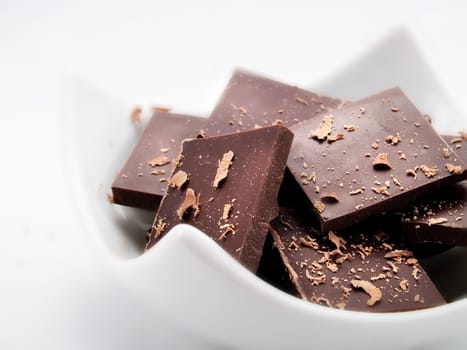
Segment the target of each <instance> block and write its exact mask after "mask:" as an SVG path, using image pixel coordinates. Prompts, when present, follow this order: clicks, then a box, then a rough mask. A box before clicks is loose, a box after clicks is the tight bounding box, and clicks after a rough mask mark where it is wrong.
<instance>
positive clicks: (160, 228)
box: [153, 219, 167, 239]
mask: <svg viewBox="0 0 467 350" xmlns="http://www.w3.org/2000/svg"><path fill="white" fill-rule="evenodd" d="M166 227H167V223H165V222H164V220H163V219H159V220H157V224H156V225H155V226H153V228H154V230H155V234H154V239H157V238H159V236H160V235H161V234H162V233H163V232H164V230H165V228H166Z"/></svg>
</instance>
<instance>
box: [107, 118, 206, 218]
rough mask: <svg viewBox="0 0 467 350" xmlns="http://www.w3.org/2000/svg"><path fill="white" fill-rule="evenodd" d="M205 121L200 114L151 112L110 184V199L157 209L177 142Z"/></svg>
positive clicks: (195, 131)
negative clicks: (149, 117) (196, 115)
mask: <svg viewBox="0 0 467 350" xmlns="http://www.w3.org/2000/svg"><path fill="white" fill-rule="evenodd" d="M205 122H206V119H204V118H200V117H193V116H188V115H180V114H172V113H166V112H155V113H154V115H153V116H152V118H151V120H150V121H149V123H148V125H147V126H146V128H145V129H144V131H143V133H142V134H141V136H140V137H139V139H138V141H137V142H136V144H135V146H134V148H133V150H132V151H131V153H130V156H129V157H128V160H127V161H126V163H125V165H124V166H123V168H122V170H120V171H119V172H118V174H117V177H116V178H115V180H114V182H113V184H112V193H113V200H114V202H115V203H117V204H122V205H127V206H131V207H137V208H144V209H152V210H154V209H157V207H158V206H159V203H160V201H161V199H162V196H163V195H164V192H165V189H166V187H167V183H166V182H165V180H167V177H168V176H170V173H171V172H172V169H173V167H174V161H175V160H176V158H177V156H178V154H179V152H180V144H181V142H182V141H183V140H184V139H187V138H192V137H196V135H197V133H198V130H199V129H201V127H202V125H203V124H204V123H205ZM161 180H162V181H161ZM171 185H173V184H172V183H171Z"/></svg>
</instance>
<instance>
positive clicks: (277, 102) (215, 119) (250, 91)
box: [203, 71, 344, 136]
mask: <svg viewBox="0 0 467 350" xmlns="http://www.w3.org/2000/svg"><path fill="white" fill-rule="evenodd" d="M343 104H344V101H343V100H340V99H335V98H331V97H326V96H319V95H317V94H315V93H313V92H309V91H306V90H302V89H300V88H298V87H295V86H290V85H286V84H283V83H280V82H277V81H274V80H271V79H268V78H264V77H260V76H258V75H254V74H251V73H247V72H244V71H236V72H234V73H233V75H232V77H231V79H230V81H229V83H228V85H227V87H226V88H225V90H224V93H223V95H222V96H221V98H220V100H219V101H218V103H217V105H216V107H215V108H214V110H213V111H212V113H211V116H210V117H209V119H208V121H207V123H206V125H205V126H204V127H203V130H204V131H205V132H206V135H207V136H215V135H223V134H228V133H234V132H238V131H241V130H249V129H254V128H257V127H264V126H269V125H272V124H277V123H280V124H283V125H285V126H290V125H293V124H295V123H297V122H299V121H302V120H305V119H309V118H311V117H312V116H315V115H317V114H319V113H322V112H323V111H324V112H329V111H331V110H333V109H336V108H339V107H340V106H341V105H343Z"/></svg>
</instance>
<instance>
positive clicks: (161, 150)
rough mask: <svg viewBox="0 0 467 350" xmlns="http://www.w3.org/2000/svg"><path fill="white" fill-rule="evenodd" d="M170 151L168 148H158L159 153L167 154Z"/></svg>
mask: <svg viewBox="0 0 467 350" xmlns="http://www.w3.org/2000/svg"><path fill="white" fill-rule="evenodd" d="M169 150H170V148H167V147H163V148H160V149H159V151H160V152H161V153H167V152H168V151H169Z"/></svg>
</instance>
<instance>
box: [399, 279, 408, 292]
mask: <svg viewBox="0 0 467 350" xmlns="http://www.w3.org/2000/svg"><path fill="white" fill-rule="evenodd" d="M399 287H400V289H402V290H403V291H407V290H408V289H409V281H407V280H406V279H403V280H401V281H400V282H399Z"/></svg>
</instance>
